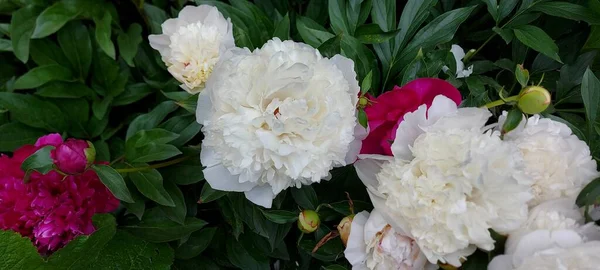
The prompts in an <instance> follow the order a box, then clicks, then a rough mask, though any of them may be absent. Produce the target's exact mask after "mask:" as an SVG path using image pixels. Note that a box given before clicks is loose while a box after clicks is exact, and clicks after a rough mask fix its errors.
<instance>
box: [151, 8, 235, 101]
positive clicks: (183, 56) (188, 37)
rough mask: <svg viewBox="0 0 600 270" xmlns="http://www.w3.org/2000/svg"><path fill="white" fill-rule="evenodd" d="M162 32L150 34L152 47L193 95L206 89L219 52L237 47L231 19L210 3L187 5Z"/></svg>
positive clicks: (165, 25)
mask: <svg viewBox="0 0 600 270" xmlns="http://www.w3.org/2000/svg"><path fill="white" fill-rule="evenodd" d="M162 31H163V33H162V35H150V36H149V37H148V40H149V41H150V46H152V48H154V49H155V50H158V51H159V52H160V55H161V57H162V60H163V62H165V64H166V65H167V67H168V70H169V72H170V73H171V75H173V77H175V79H177V80H178V81H179V82H180V83H181V85H180V86H181V88H183V89H184V90H185V91H188V92H189V93H190V94H196V93H199V92H200V91H202V89H204V85H205V83H206V81H207V80H208V78H209V76H210V74H211V73H212V71H213V68H214V66H215V64H216V63H217V61H218V60H219V57H220V55H222V54H223V52H224V51H225V50H227V49H229V48H232V47H234V46H235V44H234V41H233V32H232V24H231V21H230V20H229V19H225V17H223V14H221V13H220V12H219V10H218V9H217V8H216V7H213V6H209V5H201V6H198V7H194V6H186V7H184V8H183V9H182V10H181V12H179V17H177V18H176V19H168V20H166V21H165V22H164V23H163V24H162Z"/></svg>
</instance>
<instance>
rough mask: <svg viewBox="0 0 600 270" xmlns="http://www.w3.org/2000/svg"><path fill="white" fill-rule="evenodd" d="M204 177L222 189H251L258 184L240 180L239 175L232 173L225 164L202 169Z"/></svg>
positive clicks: (217, 188) (211, 184) (211, 185)
mask: <svg viewBox="0 0 600 270" xmlns="http://www.w3.org/2000/svg"><path fill="white" fill-rule="evenodd" d="M202 172H203V173H204V178H205V179H206V181H207V182H208V183H209V184H210V187H212V188H213V189H216V190H222V191H249V190H251V189H252V188H253V187H255V186H256V183H251V182H245V183H240V182H239V176H238V175H232V174H231V173H230V172H229V170H227V168H225V167H223V165H221V164H219V165H215V166H212V167H208V168H206V169H204V170H203V171H202Z"/></svg>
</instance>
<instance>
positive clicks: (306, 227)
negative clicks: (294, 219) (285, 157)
mask: <svg viewBox="0 0 600 270" xmlns="http://www.w3.org/2000/svg"><path fill="white" fill-rule="evenodd" d="M319 225H321V219H319V214H317V212H315V211H313V210H304V211H302V212H300V214H299V215H298V229H300V231H302V232H303V233H312V232H314V231H316V230H317V229H318V228H319Z"/></svg>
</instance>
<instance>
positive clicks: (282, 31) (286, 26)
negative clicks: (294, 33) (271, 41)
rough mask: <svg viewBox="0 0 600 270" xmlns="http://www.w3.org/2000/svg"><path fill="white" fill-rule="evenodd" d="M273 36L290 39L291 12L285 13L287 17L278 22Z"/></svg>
mask: <svg viewBox="0 0 600 270" xmlns="http://www.w3.org/2000/svg"><path fill="white" fill-rule="evenodd" d="M273 37H278V38H280V39H281V40H288V39H290V16H289V14H285V17H283V19H281V21H280V22H279V23H277V27H275V31H274V32H273Z"/></svg>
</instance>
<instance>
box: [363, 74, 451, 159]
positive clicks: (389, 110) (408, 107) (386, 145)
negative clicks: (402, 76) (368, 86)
mask: <svg viewBox="0 0 600 270" xmlns="http://www.w3.org/2000/svg"><path fill="white" fill-rule="evenodd" d="M437 95H444V96H446V97H448V98H450V99H452V100H453V101H454V102H456V104H457V105H458V104H460V102H461V96H460V92H459V91H458V89H456V88H455V87H454V86H452V85H451V84H450V83H448V82H446V81H444V80H440V79H435V78H422V79H416V80H414V81H411V82H409V83H407V84H406V85H405V86H403V87H398V86H395V87H394V89H392V91H389V92H386V93H383V94H381V95H380V96H378V97H377V98H372V97H369V99H370V100H371V102H370V105H368V106H367V107H366V108H365V113H366V114H367V117H368V121H369V135H368V136H367V138H365V139H364V140H363V141H362V148H361V150H360V153H361V154H380V155H387V156H391V155H392V150H391V146H392V143H393V142H394V139H396V130H397V129H398V125H399V124H400V122H402V121H403V120H404V114H406V113H407V112H413V111H415V110H416V109H417V108H418V107H419V106H420V105H422V104H427V106H428V107H429V106H431V103H432V102H433V99H434V98H435V96H437Z"/></svg>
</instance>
